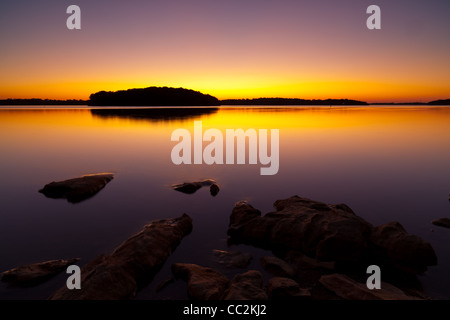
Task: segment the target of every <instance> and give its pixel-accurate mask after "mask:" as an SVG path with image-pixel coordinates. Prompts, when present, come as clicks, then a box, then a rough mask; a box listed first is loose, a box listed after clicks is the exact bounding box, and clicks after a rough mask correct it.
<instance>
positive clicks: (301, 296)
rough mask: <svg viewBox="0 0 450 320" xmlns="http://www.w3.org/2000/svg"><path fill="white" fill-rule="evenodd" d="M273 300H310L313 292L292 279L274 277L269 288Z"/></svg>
mask: <svg viewBox="0 0 450 320" xmlns="http://www.w3.org/2000/svg"><path fill="white" fill-rule="evenodd" d="M267 291H268V294H269V298H270V299H272V300H309V299H311V292H310V290H309V289H307V288H301V287H300V285H299V284H298V283H297V282H296V281H294V280H293V279H290V278H284V277H274V278H272V279H270V280H269V283H268V288H267Z"/></svg>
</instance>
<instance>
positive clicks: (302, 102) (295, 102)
mask: <svg viewBox="0 0 450 320" xmlns="http://www.w3.org/2000/svg"><path fill="white" fill-rule="evenodd" d="M221 103H222V105H255V106H257V105H260V106H261V105H262V106H276V105H283V106H286V105H292V106H311V105H313V106H315V105H319V106H331V105H333V106H337V105H346V106H348V105H352V106H360V105H368V103H367V102H363V101H357V100H348V99H326V100H315V99H314V100H306V99H295V98H257V99H228V100H222V101H221Z"/></svg>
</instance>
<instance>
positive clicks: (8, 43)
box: [0, 0, 450, 102]
mask: <svg viewBox="0 0 450 320" xmlns="http://www.w3.org/2000/svg"><path fill="white" fill-rule="evenodd" d="M71 4H76V5H78V6H80V8H81V30H68V29H67V28H66V19H67V18H68V16H69V15H68V14H66V8H67V7H68V6H69V5H71ZM371 4H377V5H379V6H380V7H381V10H382V29H381V30H374V31H371V30H368V29H367V28H366V19H367V18H368V16H369V15H368V14H366V9H367V7H368V6H369V5H371ZM148 86H173V87H184V88H189V89H194V90H199V91H201V92H203V93H209V94H212V95H214V96H216V97H218V98H219V99H226V98H255V97H296V98H304V99H312V98H318V99H326V98H336V99H339V98H349V99H360V100H364V101H369V102H375V101H376V102H383V101H431V100H435V99H444V98H450V1H449V0H427V1H425V0H420V1H419V0H395V1H394V0H371V1H367V0H343V1H338V0H314V1H313V0H309V1H303V0H189V1H187V0H183V1H181V0H178V1H177V0H161V1H151V0H147V1H144V0H142V1H140V0H131V1H124V0H122V1H114V0H101V1H87V0H72V1H62V0H60V1H56V0H55V1H48V0H44V1H31V0H15V1H10V0H8V1H1V2H0V98H1V99H4V98H51V99H71V98H75V99H88V98H89V94H91V93H94V92H97V91H100V90H107V91H109V90H119V89H128V88H142V87H148Z"/></svg>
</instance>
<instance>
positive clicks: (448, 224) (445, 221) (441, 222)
mask: <svg viewBox="0 0 450 320" xmlns="http://www.w3.org/2000/svg"><path fill="white" fill-rule="evenodd" d="M431 223H432V224H434V225H435V226H440V227H444V228H450V219H449V218H441V219H437V220H433V221H431Z"/></svg>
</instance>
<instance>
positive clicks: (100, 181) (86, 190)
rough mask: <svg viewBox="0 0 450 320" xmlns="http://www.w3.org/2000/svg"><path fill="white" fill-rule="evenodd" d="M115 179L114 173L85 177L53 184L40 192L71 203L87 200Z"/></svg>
mask: <svg viewBox="0 0 450 320" xmlns="http://www.w3.org/2000/svg"><path fill="white" fill-rule="evenodd" d="M113 178H114V174H112V173H97V174H89V175H84V176H81V177H79V178H73V179H69V180H64V181H58V182H51V183H49V184H47V185H45V186H44V188H42V189H41V190H39V192H41V193H43V194H44V195H45V196H46V197H48V198H53V199H59V198H65V199H67V201H69V202H71V203H77V202H81V201H83V200H86V199H88V198H90V197H92V196H94V195H95V194H97V192H99V191H100V190H102V189H103V188H104V187H105V186H106V184H107V183H108V182H110V181H111V180H112V179H113Z"/></svg>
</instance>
